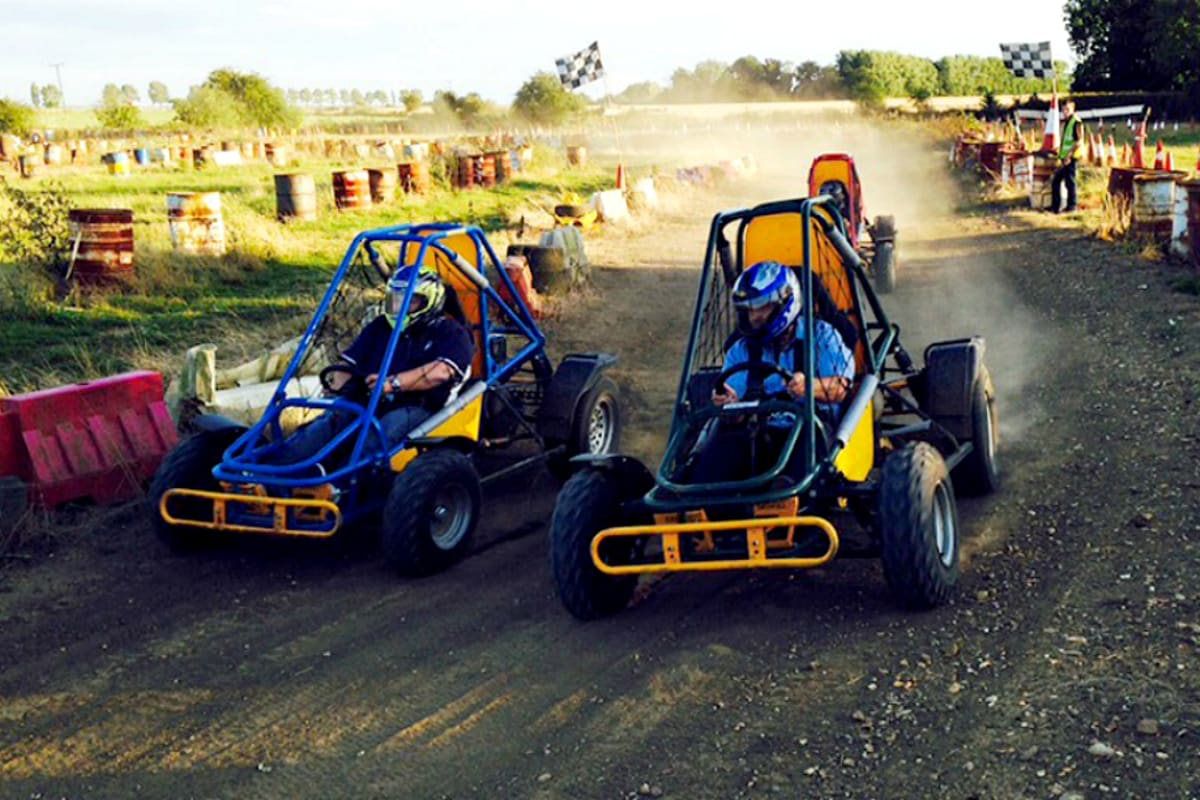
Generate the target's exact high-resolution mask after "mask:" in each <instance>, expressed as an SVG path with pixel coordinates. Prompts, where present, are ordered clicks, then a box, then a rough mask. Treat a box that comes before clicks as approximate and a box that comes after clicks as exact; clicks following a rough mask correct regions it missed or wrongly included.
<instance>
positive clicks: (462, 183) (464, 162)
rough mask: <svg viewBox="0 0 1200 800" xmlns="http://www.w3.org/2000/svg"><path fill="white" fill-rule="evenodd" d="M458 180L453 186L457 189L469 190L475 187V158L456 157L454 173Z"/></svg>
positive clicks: (467, 156)
mask: <svg viewBox="0 0 1200 800" xmlns="http://www.w3.org/2000/svg"><path fill="white" fill-rule="evenodd" d="M455 175H456V177H457V179H458V180H456V181H455V183H454V185H455V186H456V187H457V188H459V189H471V188H473V187H474V186H475V183H476V181H477V177H476V174H475V156H471V155H462V156H459V157H458V170H457V171H456V173H455Z"/></svg>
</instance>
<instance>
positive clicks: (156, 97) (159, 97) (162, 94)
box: [146, 81, 171, 105]
mask: <svg viewBox="0 0 1200 800" xmlns="http://www.w3.org/2000/svg"><path fill="white" fill-rule="evenodd" d="M146 96H147V97H149V98H150V102H151V103H158V104H159V105H161V104H163V103H168V102H170V100H171V93H170V92H169V91H167V85H166V84H165V83H163V82H162V81H150V85H149V86H147V87H146Z"/></svg>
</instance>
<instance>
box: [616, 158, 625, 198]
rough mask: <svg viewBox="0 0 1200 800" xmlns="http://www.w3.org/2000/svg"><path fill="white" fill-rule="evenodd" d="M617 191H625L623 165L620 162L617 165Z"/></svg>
mask: <svg viewBox="0 0 1200 800" xmlns="http://www.w3.org/2000/svg"><path fill="white" fill-rule="evenodd" d="M617 189H618V191H622V192H623V191H625V165H624V164H622V163H620V162H618V163H617Z"/></svg>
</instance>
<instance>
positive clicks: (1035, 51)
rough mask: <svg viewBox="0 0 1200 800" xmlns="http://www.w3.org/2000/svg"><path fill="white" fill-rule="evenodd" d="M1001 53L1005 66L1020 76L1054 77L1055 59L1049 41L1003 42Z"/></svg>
mask: <svg viewBox="0 0 1200 800" xmlns="http://www.w3.org/2000/svg"><path fill="white" fill-rule="evenodd" d="M1000 54H1001V55H1002V56H1003V57H1004V66H1006V67H1008V71H1009V72H1011V73H1012V74H1013V75H1016V76H1017V77H1018V78H1053V77H1054V59H1052V58H1051V57H1050V43H1049V42H1030V43H1027V44H1002V45H1000Z"/></svg>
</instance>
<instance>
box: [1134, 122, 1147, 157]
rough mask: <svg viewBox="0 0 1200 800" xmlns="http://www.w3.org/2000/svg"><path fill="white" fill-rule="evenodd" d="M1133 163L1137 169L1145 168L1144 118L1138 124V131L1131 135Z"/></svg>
mask: <svg viewBox="0 0 1200 800" xmlns="http://www.w3.org/2000/svg"><path fill="white" fill-rule="evenodd" d="M1133 142H1134V143H1133V164H1132V166H1133V167H1135V168H1137V169H1145V168H1146V120H1145V119H1143V120H1142V124H1141V125H1139V126H1138V132H1137V134H1136V135H1135V136H1134V137H1133Z"/></svg>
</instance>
